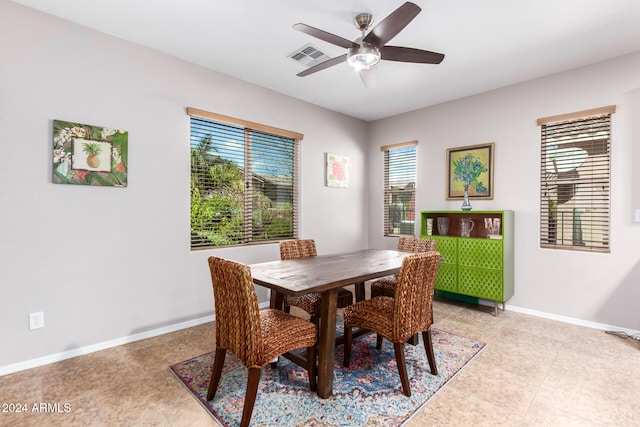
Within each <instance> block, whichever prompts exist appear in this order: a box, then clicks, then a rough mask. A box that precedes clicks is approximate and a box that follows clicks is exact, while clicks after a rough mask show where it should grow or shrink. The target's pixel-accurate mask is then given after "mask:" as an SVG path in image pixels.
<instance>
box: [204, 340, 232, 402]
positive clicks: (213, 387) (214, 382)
mask: <svg viewBox="0 0 640 427" xmlns="http://www.w3.org/2000/svg"><path fill="white" fill-rule="evenodd" d="M226 355H227V350H225V349H224V348H217V349H216V355H215V359H214V361H213V371H212V372H211V379H210V380H209V390H208V391H207V400H211V399H213V398H214V397H215V395H216V392H217V391H218V384H219V383H220V377H221V376H222V367H223V366H224V358H225V356H226Z"/></svg>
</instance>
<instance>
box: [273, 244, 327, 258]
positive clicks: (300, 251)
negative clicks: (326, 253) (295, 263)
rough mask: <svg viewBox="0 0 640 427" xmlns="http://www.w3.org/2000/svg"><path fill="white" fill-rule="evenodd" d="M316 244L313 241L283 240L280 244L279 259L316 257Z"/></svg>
mask: <svg viewBox="0 0 640 427" xmlns="http://www.w3.org/2000/svg"><path fill="white" fill-rule="evenodd" d="M317 255H318V252H317V251H316V242H315V240H313V239H303V240H283V241H281V242H280V259H282V260H287V259H298V258H309V257H312V256H317Z"/></svg>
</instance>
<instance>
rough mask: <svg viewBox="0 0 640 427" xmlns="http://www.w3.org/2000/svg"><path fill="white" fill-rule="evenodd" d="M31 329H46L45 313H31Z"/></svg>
mask: <svg viewBox="0 0 640 427" xmlns="http://www.w3.org/2000/svg"><path fill="white" fill-rule="evenodd" d="M29 328H30V329H32V330H33V329H40V328H44V312H42V311H39V312H37V313H29Z"/></svg>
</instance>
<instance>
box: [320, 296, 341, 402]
mask: <svg viewBox="0 0 640 427" xmlns="http://www.w3.org/2000/svg"><path fill="white" fill-rule="evenodd" d="M321 301H322V302H321V305H320V331H319V333H318V335H319V341H320V342H319V343H318V396H320V397H322V398H323V399H327V398H329V397H331V395H332V394H333V361H334V358H335V351H336V308H337V305H338V290H337V289H330V290H328V291H325V292H323V293H322V300H321Z"/></svg>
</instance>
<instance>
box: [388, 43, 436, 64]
mask: <svg viewBox="0 0 640 427" xmlns="http://www.w3.org/2000/svg"><path fill="white" fill-rule="evenodd" d="M380 57H381V58H382V59H386V60H387V61H399V62H418V63H421V64H439V63H441V62H442V60H443V59H444V54H443V53H437V52H430V51H428V50H421V49H414V48H411V47H399V46H383V47H381V48H380Z"/></svg>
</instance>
